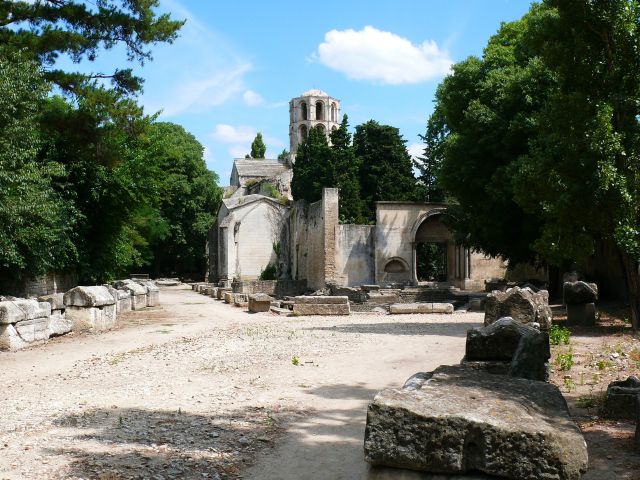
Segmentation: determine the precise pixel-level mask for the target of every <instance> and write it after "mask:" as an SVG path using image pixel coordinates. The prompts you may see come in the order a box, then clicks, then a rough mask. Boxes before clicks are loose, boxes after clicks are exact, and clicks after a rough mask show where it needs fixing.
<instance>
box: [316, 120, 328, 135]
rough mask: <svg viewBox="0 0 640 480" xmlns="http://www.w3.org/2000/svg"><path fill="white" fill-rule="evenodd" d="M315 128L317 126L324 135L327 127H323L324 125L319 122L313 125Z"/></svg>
mask: <svg viewBox="0 0 640 480" xmlns="http://www.w3.org/2000/svg"><path fill="white" fill-rule="evenodd" d="M315 128H317V129H318V130H320V131H321V132H322V133H324V134H325V135H326V134H327V129H326V128H324V125H322V124H321V123H319V124H318V125H316V126H315Z"/></svg>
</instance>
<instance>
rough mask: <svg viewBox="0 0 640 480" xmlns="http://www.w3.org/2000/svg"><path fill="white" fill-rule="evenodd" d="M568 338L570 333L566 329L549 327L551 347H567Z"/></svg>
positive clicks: (554, 326) (555, 326)
mask: <svg viewBox="0 0 640 480" xmlns="http://www.w3.org/2000/svg"><path fill="white" fill-rule="evenodd" d="M570 336H571V332H570V331H569V329H568V328H567V327H561V326H560V325H551V328H550V329H549V343H551V345H569V337H570Z"/></svg>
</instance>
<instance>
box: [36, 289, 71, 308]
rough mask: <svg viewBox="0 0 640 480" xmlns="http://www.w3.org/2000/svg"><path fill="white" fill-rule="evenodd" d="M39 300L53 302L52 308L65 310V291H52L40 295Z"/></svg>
mask: <svg viewBox="0 0 640 480" xmlns="http://www.w3.org/2000/svg"><path fill="white" fill-rule="evenodd" d="M38 301H39V302H48V303H49V304H51V310H64V309H65V306H64V293H52V294H50V295H42V296H40V297H38Z"/></svg>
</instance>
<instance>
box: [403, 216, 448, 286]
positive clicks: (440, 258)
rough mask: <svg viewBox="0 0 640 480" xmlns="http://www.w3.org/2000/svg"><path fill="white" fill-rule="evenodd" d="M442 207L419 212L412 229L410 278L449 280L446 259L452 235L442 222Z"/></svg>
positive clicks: (426, 280)
mask: <svg viewBox="0 0 640 480" xmlns="http://www.w3.org/2000/svg"><path fill="white" fill-rule="evenodd" d="M443 211H444V210H443V209H434V210H432V211H430V212H428V213H426V214H425V215H423V216H422V217H421V218H420V219H419V220H418V221H417V222H416V224H415V226H414V228H413V260H414V261H413V281H414V282H415V283H420V282H437V283H449V282H452V281H453V271H452V265H451V262H450V258H452V257H451V256H452V252H453V249H454V241H453V235H452V234H451V231H450V230H449V229H448V228H447V227H446V225H444V224H443V223H442V213H443Z"/></svg>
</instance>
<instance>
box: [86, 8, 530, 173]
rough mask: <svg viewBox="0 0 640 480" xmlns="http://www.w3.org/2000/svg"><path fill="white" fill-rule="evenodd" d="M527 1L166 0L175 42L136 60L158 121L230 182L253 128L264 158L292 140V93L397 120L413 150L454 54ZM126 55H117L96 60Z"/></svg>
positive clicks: (354, 118)
mask: <svg viewBox="0 0 640 480" xmlns="http://www.w3.org/2000/svg"><path fill="white" fill-rule="evenodd" d="M530 3H531V2H530V1H528V0H524V1H523V0H448V1H435V0H429V1H425V0H422V1H418V0H416V1H401V0H396V1H393V2H389V1H381V0H369V1H348V2H346V1H342V2H340V1H333V0H329V1H324V2H300V1H296V2H293V1H277V0H275V1H257V0H244V1H235V2H234V1H231V2H218V1H211V0H161V10H162V11H167V12H171V14H172V16H174V18H177V19H186V20H187V23H186V25H185V26H184V27H183V29H182V31H181V36H180V38H179V39H178V40H177V41H176V42H174V44H173V45H157V46H155V47H153V49H152V50H153V56H154V61H153V62H149V63H147V64H146V65H145V66H144V67H139V66H137V65H133V68H134V71H135V72H136V73H138V74H140V75H142V76H143V77H144V78H145V91H144V94H143V95H142V97H141V101H142V103H143V104H144V105H145V108H146V111H147V113H153V112H155V111H158V110H161V109H162V110H163V113H162V115H161V117H160V118H161V119H162V120H166V121H171V122H175V123H178V124H181V125H183V126H184V127H185V128H186V129H187V130H188V131H190V132H191V133H193V134H194V135H195V136H196V137H197V138H198V140H199V141H200V142H201V143H202V144H203V145H204V146H205V158H206V161H207V165H208V167H209V168H210V169H211V170H213V171H215V172H216V173H218V175H219V176H220V183H221V184H222V185H227V184H228V182H229V174H230V171H231V166H232V162H233V158H234V157H238V156H239V157H242V156H244V154H245V153H248V152H249V150H250V144H251V141H252V139H253V137H254V136H255V133H256V132H258V131H260V132H262V134H263V137H264V138H265V143H266V144H267V157H275V156H276V155H277V154H278V153H279V152H280V151H282V149H283V148H287V149H288V148H289V139H288V101H289V100H290V99H291V98H293V97H296V96H299V95H300V94H301V93H302V92H304V91H306V90H309V89H312V88H319V89H322V90H324V91H326V92H327V93H328V94H329V95H331V96H333V97H336V98H338V99H340V100H341V102H342V112H343V113H346V114H348V116H349V123H350V125H351V128H352V129H353V128H354V127H355V126H356V125H358V124H361V123H363V122H366V121H367V120H369V119H374V120H377V121H378V122H380V123H385V124H389V125H393V126H395V127H398V128H399V129H400V132H401V133H402V135H403V136H404V138H405V140H406V141H407V145H408V147H409V148H410V151H411V152H412V153H419V151H420V140H419V138H418V134H420V133H424V130H425V125H426V121H427V118H428V115H429V113H430V112H431V111H432V108H433V97H434V92H435V89H436V87H437V85H438V83H439V82H440V81H441V80H442V78H443V77H444V75H446V72H447V71H448V67H449V65H450V64H451V62H457V61H460V60H463V59H464V58H466V57H467V56H469V55H480V54H481V53H482V49H483V47H484V46H485V45H486V42H487V40H488V38H489V36H491V35H492V34H494V33H495V32H496V30H497V29H498V28H499V26H500V22H502V21H511V20H515V19H517V18H520V17H521V16H522V15H523V14H524V13H525V12H526V11H527V10H528V8H529V6H530ZM122 59H123V56H122V52H112V53H109V54H108V55H106V56H104V57H103V59H101V61H100V62H101V63H100V64H98V65H99V66H104V67H105V69H108V66H109V65H108V64H109V62H111V61H113V62H114V65H117V64H116V63H115V62H116V60H117V61H118V62H120V63H119V65H121V63H122ZM94 68H97V67H94Z"/></svg>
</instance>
